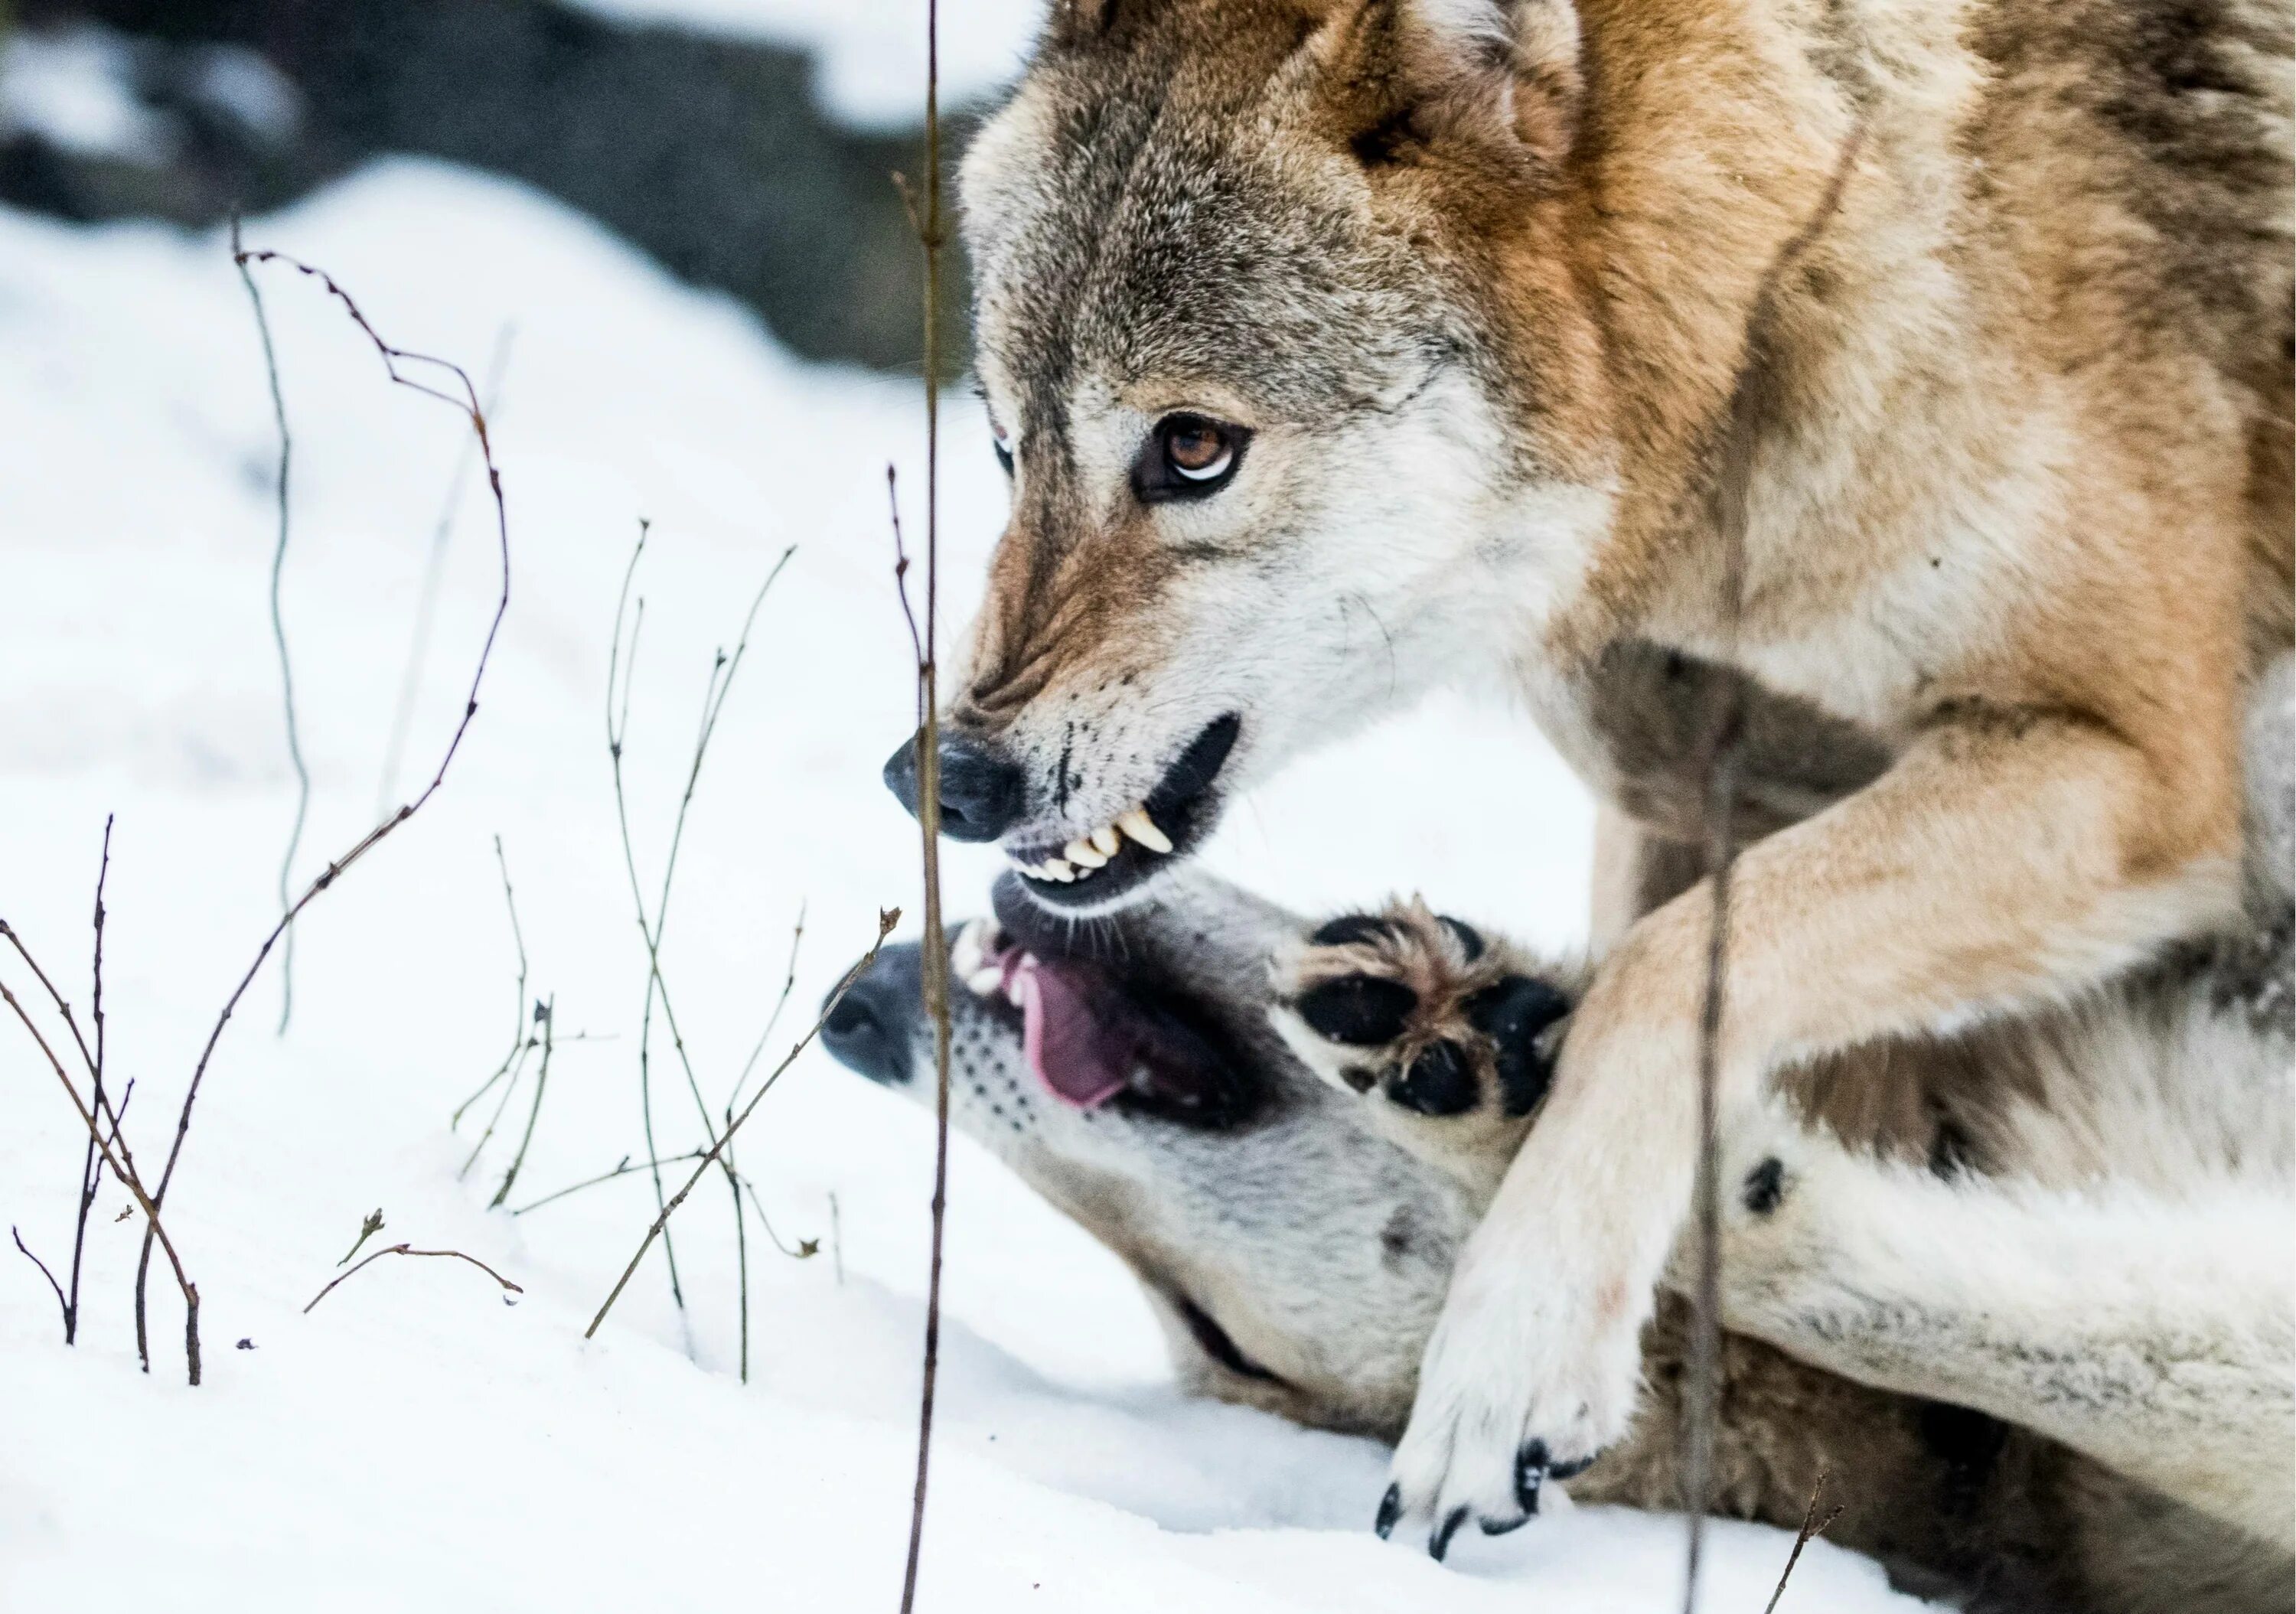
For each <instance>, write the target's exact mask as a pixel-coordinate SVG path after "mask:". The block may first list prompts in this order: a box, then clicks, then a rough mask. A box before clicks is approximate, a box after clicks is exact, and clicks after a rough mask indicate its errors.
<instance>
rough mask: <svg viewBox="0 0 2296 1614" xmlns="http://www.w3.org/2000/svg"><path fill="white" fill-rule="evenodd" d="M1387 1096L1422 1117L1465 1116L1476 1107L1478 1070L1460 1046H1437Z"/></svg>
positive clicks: (1432, 1047) (1437, 1044)
mask: <svg viewBox="0 0 2296 1614" xmlns="http://www.w3.org/2000/svg"><path fill="white" fill-rule="evenodd" d="M1387 1096H1388V1097H1390V1098H1391V1099H1393V1100H1394V1101H1395V1102H1397V1103H1398V1104H1400V1105H1402V1106H1403V1107H1404V1108H1405V1109H1406V1110H1416V1111H1418V1112H1419V1113H1420V1114H1421V1115H1462V1114H1464V1113H1465V1112H1466V1111H1468V1110H1472V1109H1473V1108H1474V1107H1475V1097H1476V1094H1475V1069H1474V1067H1473V1065H1472V1064H1471V1063H1469V1062H1468V1059H1467V1051H1466V1050H1465V1049H1464V1048H1462V1047H1460V1046H1459V1045H1458V1044H1456V1043H1436V1044H1434V1045H1432V1046H1431V1047H1429V1048H1428V1049H1426V1050H1425V1051H1424V1052H1423V1053H1421V1054H1420V1056H1419V1057H1418V1058H1417V1059H1415V1060H1413V1061H1411V1068H1410V1069H1407V1070H1406V1071H1405V1072H1404V1073H1403V1074H1402V1075H1401V1076H1398V1077H1396V1078H1395V1080H1394V1082H1393V1083H1392V1084H1390V1086H1389V1087H1388V1090H1387Z"/></svg>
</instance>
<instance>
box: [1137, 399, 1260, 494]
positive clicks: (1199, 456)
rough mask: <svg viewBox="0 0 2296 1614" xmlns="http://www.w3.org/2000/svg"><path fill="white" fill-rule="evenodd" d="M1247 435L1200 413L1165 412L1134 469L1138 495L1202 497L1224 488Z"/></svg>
mask: <svg viewBox="0 0 2296 1614" xmlns="http://www.w3.org/2000/svg"><path fill="white" fill-rule="evenodd" d="M1250 442H1251V432H1250V431H1248V430H1245V429H1244V428H1243V427H1242V426H1230V425H1227V424H1226V423H1225V422H1220V421H1215V420H1211V419H1209V418H1207V417H1206V416H1204V415H1201V414H1168V415H1166V416H1165V417H1164V418H1163V419H1162V420H1160V421H1159V422H1156V430H1155V431H1154V432H1153V433H1152V434H1151V436H1150V437H1149V439H1148V442H1147V444H1146V447H1145V451H1144V453H1143V454H1142V455H1141V457H1140V460H1139V461H1138V463H1136V464H1135V465H1134V467H1133V471H1132V479H1133V486H1134V487H1135V489H1136V491H1137V492H1138V493H1139V495H1140V496H1141V498H1142V499H1143V500H1145V501H1147V502H1149V503H1151V504H1153V503H1155V502H1157V501H1159V500H1163V499H1188V498H1201V497H1202V496H1204V495H1206V494H1210V493H1216V492H1218V490H1219V489H1220V488H1222V487H1226V485H1227V483H1228V481H1229V479H1231V478H1233V477H1234V475H1235V470H1236V466H1237V465H1238V464H1239V463H1242V459H1243V451H1244V447H1245V446H1246V445H1247V444H1249V443H1250Z"/></svg>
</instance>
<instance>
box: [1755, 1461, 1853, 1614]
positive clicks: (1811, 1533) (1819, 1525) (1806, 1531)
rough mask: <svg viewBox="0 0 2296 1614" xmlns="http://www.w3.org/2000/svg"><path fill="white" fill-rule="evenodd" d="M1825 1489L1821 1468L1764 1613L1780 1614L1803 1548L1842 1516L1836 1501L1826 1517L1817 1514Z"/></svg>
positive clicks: (1839, 1504) (1823, 1473) (1810, 1489)
mask: <svg viewBox="0 0 2296 1614" xmlns="http://www.w3.org/2000/svg"><path fill="white" fill-rule="evenodd" d="M1824 1491H1825V1471H1824V1470H1823V1469H1821V1470H1819V1471H1818V1475H1817V1483H1816V1485H1814V1486H1812V1487H1809V1511H1808V1512H1806V1513H1804V1514H1803V1515H1802V1520H1801V1528H1800V1529H1799V1530H1797V1531H1796V1532H1795V1533H1794V1544H1793V1551H1792V1552H1791V1553H1787V1554H1786V1567H1785V1572H1784V1574H1782V1575H1780V1576H1779V1577H1778V1589H1777V1590H1776V1591H1775V1592H1773V1593H1771V1594H1770V1601H1769V1603H1768V1605H1767V1607H1765V1608H1764V1609H1763V1610H1762V1614H1778V1600H1779V1599H1780V1598H1782V1597H1784V1595H1785V1594H1786V1582H1788V1581H1789V1580H1792V1578H1793V1572H1794V1566H1795V1565H1796V1564H1798V1563H1800V1561H1801V1550H1802V1548H1804V1547H1806V1546H1808V1544H1810V1543H1811V1542H1812V1541H1814V1540H1816V1538H1817V1537H1818V1536H1823V1535H1825V1532H1826V1531H1827V1530H1828V1529H1830V1528H1833V1521H1834V1520H1837V1519H1839V1518H1841V1503H1834V1505H1833V1512H1830V1513H1828V1514H1827V1515H1826V1516H1825V1518H1824V1519H1820V1518H1819V1517H1818V1516H1817V1499H1818V1497H1819V1495H1822V1494H1823V1493H1824Z"/></svg>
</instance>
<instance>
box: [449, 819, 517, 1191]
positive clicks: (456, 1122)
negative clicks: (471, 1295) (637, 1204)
mask: <svg viewBox="0 0 2296 1614" xmlns="http://www.w3.org/2000/svg"><path fill="white" fill-rule="evenodd" d="M495 867H496V869H498V870H500V871H501V872H502V888H503V906H504V907H506V908H508V909H509V910H510V939H511V945H512V946H515V947H516V948H517V949H518V987H517V996H516V999H515V1001H514V1002H512V1004H511V1017H510V1020H511V1029H510V1047H509V1049H508V1050H507V1051H506V1052H505V1053H504V1054H503V1056H502V1063H501V1064H499V1065H496V1067H495V1073H494V1074H493V1075H492V1076H490V1077H487V1079H486V1080H485V1081H484V1082H482V1083H480V1085H479V1090H478V1091H477V1092H476V1093H473V1094H471V1096H470V1097H468V1098H466V1099H464V1100H463V1102H461V1103H459V1104H457V1105H455V1114H454V1118H452V1119H450V1120H449V1121H448V1122H447V1130H448V1131H453V1130H455V1128H457V1127H461V1126H462V1124H463V1111H464V1110H468V1109H469V1108H470V1107H471V1105H473V1104H475V1103H477V1102H479V1101H480V1099H482V1098H484V1097H486V1095H487V1094H488V1091H490V1090H491V1089H492V1088H493V1086H494V1085H495V1084H496V1082H498V1081H500V1080H502V1078H503V1077H505V1076H507V1075H508V1074H509V1073H510V1066H511V1061H512V1060H514V1059H516V1058H517V1057H518V1053H519V1050H520V1049H521V1048H522V1047H524V1046H525V1045H526V1044H527V1041H528V1037H529V1033H528V1031H527V1028H526V1027H527V1020H526V932H525V931H524V930H521V929H520V928H519V923H518V897H517V896H516V894H515V893H513V892H512V890H511V889H510V860H509V859H508V858H507V857H505V856H503V843H502V837H501V836H500V835H496V837H495ZM463 1169H465V1170H468V1169H469V1167H464V1168H463Z"/></svg>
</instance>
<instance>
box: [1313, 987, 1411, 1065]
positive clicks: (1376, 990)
mask: <svg viewBox="0 0 2296 1614" xmlns="http://www.w3.org/2000/svg"><path fill="white" fill-rule="evenodd" d="M1295 1006H1296V1007H1297V1008H1298V1009H1299V1011H1300V1019H1301V1020H1306V1021H1307V1022H1308V1025H1310V1026H1312V1027H1313V1028H1315V1029H1316V1034H1317V1035H1318V1036H1327V1037H1329V1038H1331V1039H1332V1041H1333V1042H1335V1043H1345V1044H1347V1045H1349V1047H1353V1048H1372V1047H1377V1046H1378V1045H1380V1044H1382V1043H1391V1042H1393V1041H1394V1040H1395V1039H1396V1038H1397V1037H1398V1036H1402V1035H1403V1022H1404V1020H1405V1019H1406V1017H1407V1016H1408V1015H1409V1014H1410V1013H1411V1012H1412V1010H1414V1009H1415V1008H1417V1007H1418V1006H1419V994H1417V993H1416V992H1414V991H1413V990H1412V989H1411V988H1410V987H1406V986H1405V985H1404V984H1403V983H1402V982H1401V981H1395V980H1382V979H1380V978H1379V977H1377V976H1375V975H1342V976H1341V977H1340V978H1339V979H1337V980H1327V981H1325V982H1324V983H1323V984H1322V985H1321V986H1318V987H1310V988H1309V989H1308V991H1306V992H1304V993H1302V994H1300V1001H1299V1003H1298V1004H1297V1005H1295Z"/></svg>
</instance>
